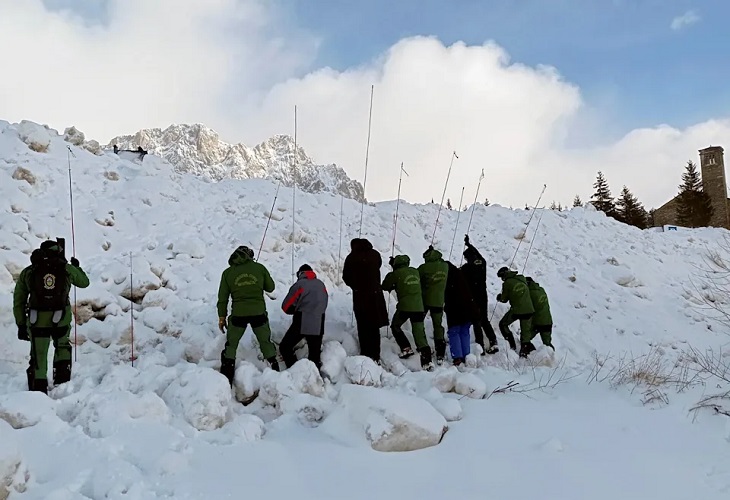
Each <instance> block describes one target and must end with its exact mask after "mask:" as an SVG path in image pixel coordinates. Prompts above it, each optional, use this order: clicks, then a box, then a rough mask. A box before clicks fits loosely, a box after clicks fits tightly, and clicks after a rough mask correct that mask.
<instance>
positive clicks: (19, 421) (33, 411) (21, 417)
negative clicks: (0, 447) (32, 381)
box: [0, 391, 56, 429]
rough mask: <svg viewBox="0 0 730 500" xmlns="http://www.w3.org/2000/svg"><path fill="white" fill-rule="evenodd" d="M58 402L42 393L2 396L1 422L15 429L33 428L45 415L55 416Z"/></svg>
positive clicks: (26, 392)
mask: <svg viewBox="0 0 730 500" xmlns="http://www.w3.org/2000/svg"><path fill="white" fill-rule="evenodd" d="M55 408H56V401H54V400H53V399H50V398H49V397H48V396H46V395H45V394H42V393H40V392H28V391H23V392H13V393H10V394H3V395H2V396H0V420H4V421H6V422H7V423H8V424H10V425H11V426H12V427H13V429H23V428H25V427H32V426H34V425H36V424H37V423H38V422H40V421H41V419H42V418H43V416H44V415H48V414H54V413H55Z"/></svg>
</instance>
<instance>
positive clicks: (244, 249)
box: [236, 245, 254, 259]
mask: <svg viewBox="0 0 730 500" xmlns="http://www.w3.org/2000/svg"><path fill="white" fill-rule="evenodd" d="M236 252H242V253H245V254H246V255H248V256H249V257H251V258H252V259H253V256H254V253H253V250H252V249H250V248H248V247H247V246H246V245H241V246H240V247H238V248H237V249H236Z"/></svg>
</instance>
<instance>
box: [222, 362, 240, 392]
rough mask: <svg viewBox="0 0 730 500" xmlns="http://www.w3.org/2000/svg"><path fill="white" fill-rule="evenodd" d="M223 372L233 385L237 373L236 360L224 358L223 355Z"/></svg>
mask: <svg viewBox="0 0 730 500" xmlns="http://www.w3.org/2000/svg"><path fill="white" fill-rule="evenodd" d="M221 373H222V374H223V375H224V376H225V377H226V378H227V379H228V382H229V383H230V384H231V386H233V377H234V376H235V375H236V360H234V359H228V358H224V357H223V356H222V355H221Z"/></svg>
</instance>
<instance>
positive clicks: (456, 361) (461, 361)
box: [454, 358, 464, 366]
mask: <svg viewBox="0 0 730 500" xmlns="http://www.w3.org/2000/svg"><path fill="white" fill-rule="evenodd" d="M462 364H464V358H454V366H460V365H462Z"/></svg>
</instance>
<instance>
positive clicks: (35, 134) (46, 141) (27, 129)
mask: <svg viewBox="0 0 730 500" xmlns="http://www.w3.org/2000/svg"><path fill="white" fill-rule="evenodd" d="M16 131H17V133H18V137H19V138H20V140H22V141H23V142H24V143H26V144H27V145H28V147H29V148H30V149H31V150H33V151H35V152H36V153H45V152H46V151H48V146H50V145H51V138H52V136H51V133H52V132H51V130H50V129H49V128H48V127H45V126H43V125H38V124H37V123H33V122H29V121H27V120H23V121H22V122H20V123H19V124H18V125H17V126H16Z"/></svg>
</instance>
